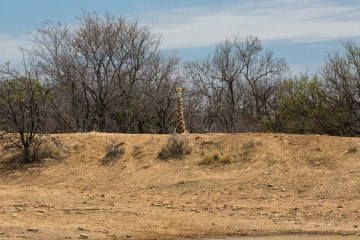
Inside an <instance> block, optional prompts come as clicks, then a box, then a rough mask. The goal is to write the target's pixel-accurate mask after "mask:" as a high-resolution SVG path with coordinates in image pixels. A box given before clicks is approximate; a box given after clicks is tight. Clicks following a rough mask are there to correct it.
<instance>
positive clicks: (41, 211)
mask: <svg viewBox="0 0 360 240" xmlns="http://www.w3.org/2000/svg"><path fill="white" fill-rule="evenodd" d="M35 212H38V213H44V211H43V210H40V209H36V210H35Z"/></svg>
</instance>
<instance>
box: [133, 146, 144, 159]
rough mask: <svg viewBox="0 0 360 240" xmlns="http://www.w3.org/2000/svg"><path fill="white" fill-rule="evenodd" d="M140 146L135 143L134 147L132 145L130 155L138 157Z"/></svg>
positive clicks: (140, 151)
mask: <svg viewBox="0 0 360 240" xmlns="http://www.w3.org/2000/svg"><path fill="white" fill-rule="evenodd" d="M142 152H143V151H142V147H141V146H137V145H135V146H134V147H133V150H132V152H131V155H132V156H133V157H139V156H140V155H141V154H142Z"/></svg>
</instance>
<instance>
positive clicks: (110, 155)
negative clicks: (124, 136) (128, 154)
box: [102, 140, 125, 164]
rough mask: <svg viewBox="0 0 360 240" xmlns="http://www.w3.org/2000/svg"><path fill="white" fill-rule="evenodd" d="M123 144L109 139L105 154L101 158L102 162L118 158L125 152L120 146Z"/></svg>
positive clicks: (105, 162) (106, 162)
mask: <svg viewBox="0 0 360 240" xmlns="http://www.w3.org/2000/svg"><path fill="white" fill-rule="evenodd" d="M124 144H125V143H124V142H121V143H118V144H116V141H114V140H113V141H111V143H110V144H109V145H107V146H106V154H105V157H103V159H102V164H108V163H110V162H114V161H116V160H119V159H120V158H121V157H122V156H123V155H124V154H125V148H123V147H122V145H124Z"/></svg>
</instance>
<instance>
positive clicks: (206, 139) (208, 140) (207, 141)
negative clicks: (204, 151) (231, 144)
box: [203, 138, 211, 144]
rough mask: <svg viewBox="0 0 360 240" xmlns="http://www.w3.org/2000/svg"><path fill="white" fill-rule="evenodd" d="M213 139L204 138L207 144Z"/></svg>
mask: <svg viewBox="0 0 360 240" xmlns="http://www.w3.org/2000/svg"><path fill="white" fill-rule="evenodd" d="M210 142H211V141H210V139H208V138H205V139H204V140H203V143H205V144H207V143H210Z"/></svg>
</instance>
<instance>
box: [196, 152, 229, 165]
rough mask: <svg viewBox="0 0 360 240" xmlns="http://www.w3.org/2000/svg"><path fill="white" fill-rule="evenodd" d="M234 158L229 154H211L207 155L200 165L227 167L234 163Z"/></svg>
mask: <svg viewBox="0 0 360 240" xmlns="http://www.w3.org/2000/svg"><path fill="white" fill-rule="evenodd" d="M233 161H234V160H233V157H232V156H231V155H230V154H228V153H225V154H224V153H218V152H211V153H205V156H204V158H203V159H202V160H201V161H200V162H199V163H198V164H199V165H207V166H209V165H226V164H230V163H232V162H233Z"/></svg>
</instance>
